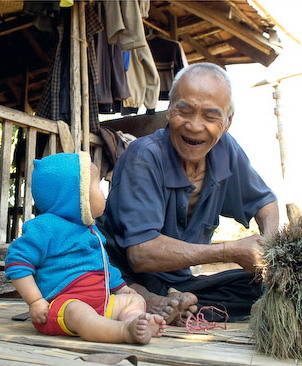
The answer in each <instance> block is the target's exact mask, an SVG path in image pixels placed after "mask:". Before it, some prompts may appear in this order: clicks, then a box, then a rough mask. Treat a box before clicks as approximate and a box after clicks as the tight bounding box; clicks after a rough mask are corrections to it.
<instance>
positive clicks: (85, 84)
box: [79, 1, 90, 152]
mask: <svg viewBox="0 0 302 366" xmlns="http://www.w3.org/2000/svg"><path fill="white" fill-rule="evenodd" d="M85 5H86V4H85V2H84V1H81V2H80V3H79V21H80V23H79V28H80V40H81V41H80V55H81V57H80V62H81V81H82V129H83V142H82V150H83V151H88V152H89V130H90V128H89V81H88V60H87V40H86V19H85Z"/></svg>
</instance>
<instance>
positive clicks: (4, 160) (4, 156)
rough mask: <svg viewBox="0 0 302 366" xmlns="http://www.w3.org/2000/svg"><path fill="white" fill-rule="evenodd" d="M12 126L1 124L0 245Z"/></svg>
mask: <svg viewBox="0 0 302 366" xmlns="http://www.w3.org/2000/svg"><path fill="white" fill-rule="evenodd" d="M12 133H13V125H12V123H10V122H5V121H4V122H3V123H2V143H1V157H0V187H1V189H0V243H1V244H3V243H6V227H7V212H8V201H9V186H10V165H11V158H10V157H11V148H12Z"/></svg>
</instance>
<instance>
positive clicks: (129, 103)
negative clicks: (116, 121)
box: [122, 43, 160, 115]
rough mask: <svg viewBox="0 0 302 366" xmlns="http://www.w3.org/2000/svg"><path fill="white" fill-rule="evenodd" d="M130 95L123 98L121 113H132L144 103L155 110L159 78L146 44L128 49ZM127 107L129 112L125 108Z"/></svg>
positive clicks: (127, 74) (149, 108)
mask: <svg viewBox="0 0 302 366" xmlns="http://www.w3.org/2000/svg"><path fill="white" fill-rule="evenodd" d="M126 76H127V81H128V86H129V90H130V94H131V97H130V98H127V99H125V100H123V108H122V114H123V115H125V114H130V113H131V112H132V113H133V112H134V111H135V110H134V109H133V108H135V109H138V108H140V107H141V106H142V105H144V106H145V107H146V108H147V109H148V110H155V108H156V104H157V101H158V98H159V88H160V79H159V75H158V71H157V68H156V65H155V63H154V60H153V56H152V53H151V51H150V48H149V46H148V44H147V43H146V44H145V46H144V47H140V48H137V49H135V50H131V51H130V62H129V68H128V71H127V72H126ZM127 109H129V112H130V113H127V112H126V110H127Z"/></svg>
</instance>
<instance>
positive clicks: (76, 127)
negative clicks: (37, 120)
mask: <svg viewBox="0 0 302 366" xmlns="http://www.w3.org/2000/svg"><path fill="white" fill-rule="evenodd" d="M79 39H80V38H79V4H78V3H77V2H75V3H74V5H73V6H72V8H71V35H70V118H71V121H70V122H71V123H70V125H71V135H72V137H73V140H74V144H75V152H79V151H80V150H81V76H80V45H79V43H80V41H79Z"/></svg>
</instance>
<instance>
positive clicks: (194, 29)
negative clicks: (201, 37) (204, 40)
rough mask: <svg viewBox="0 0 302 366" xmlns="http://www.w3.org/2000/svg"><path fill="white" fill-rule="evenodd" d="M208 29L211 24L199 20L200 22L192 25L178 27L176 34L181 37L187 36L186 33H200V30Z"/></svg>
mask: <svg viewBox="0 0 302 366" xmlns="http://www.w3.org/2000/svg"><path fill="white" fill-rule="evenodd" d="M208 27H211V23H209V22H207V21H205V20H201V21H199V22H196V23H193V24H188V25H184V26H182V27H178V28H177V33H178V35H179V36H181V35H182V34H187V33H200V32H202V30H203V29H204V28H208Z"/></svg>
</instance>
